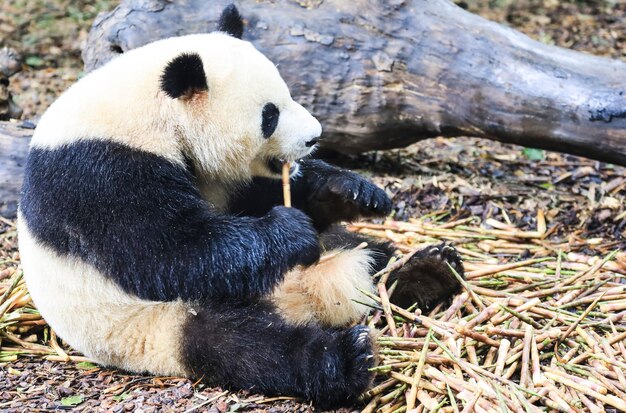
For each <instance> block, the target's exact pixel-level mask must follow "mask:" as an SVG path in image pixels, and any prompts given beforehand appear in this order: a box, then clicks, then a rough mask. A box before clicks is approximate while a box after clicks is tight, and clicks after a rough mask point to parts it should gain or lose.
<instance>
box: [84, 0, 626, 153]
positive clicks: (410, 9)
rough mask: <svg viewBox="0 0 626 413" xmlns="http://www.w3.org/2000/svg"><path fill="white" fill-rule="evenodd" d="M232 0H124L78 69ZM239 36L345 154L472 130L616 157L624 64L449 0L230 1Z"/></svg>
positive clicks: (201, 28) (624, 147) (196, 25)
mask: <svg viewBox="0 0 626 413" xmlns="http://www.w3.org/2000/svg"><path fill="white" fill-rule="evenodd" d="M230 2H231V0H214V1H211V2H206V1H205V0H184V1H183V0H174V1H171V0H170V1H166V0H123V1H122V3H121V4H120V5H119V6H118V7H117V8H116V9H115V10H113V11H112V12H110V13H106V14H103V15H100V16H99V18H98V19H97V21H96V22H95V23H94V26H93V28H92V30H91V32H90V35H89V39H88V41H87V46H86V48H85V50H84V51H83V58H84V60H85V66H86V69H87V70H93V69H94V68H96V67H98V66H100V65H102V64H103V63H105V62H106V61H108V60H109V59H111V58H113V57H114V56H115V55H116V54H117V53H122V52H124V51H126V50H129V49H132V48H135V47H138V46H141V45H143V44H145V43H148V42H150V41H153V40H156V39H160V38H164V37H169V36H174V35H182V34H187V33H195V32H208V31H212V30H214V29H215V27H216V21H217V18H218V16H219V14H220V12H221V10H222V8H223V7H224V6H225V5H226V4H228V3H230ZM238 7H239V9H240V12H241V13H242V15H243V16H244V18H245V20H246V27H245V31H244V39H246V40H249V41H251V42H252V43H254V45H255V46H256V47H257V48H258V49H259V50H261V51H262V52H263V53H265V54H266V55H267V56H268V57H269V58H270V59H271V60H272V61H274V62H275V63H277V64H278V67H279V70H280V72H281V74H282V75H283V77H284V78H285V80H286V82H287V84H288V85H289V87H290V88H291V91H292V94H293V96H294V97H295V99H296V100H298V101H300V102H301V103H302V104H304V106H305V107H307V108H308V109H309V110H310V111H311V112H312V113H313V114H314V115H315V116H316V117H317V118H318V119H319V120H320V121H321V123H322V125H323V127H324V134H323V137H324V141H323V143H324V146H326V147H330V148H333V149H335V150H338V151H340V152H344V153H357V152H362V151H367V150H372V149H389V148H396V147H402V146H406V145H408V144H410V143H412V142H415V141H418V140H421V139H424V138H428V137H433V136H478V137H485V138H489V139H494V140H498V141H503V142H512V143H516V144H520V145H524V146H530V147H536V148H544V149H551V150H556V151H562V152H569V153H572V154H577V155H582V156H586V157H590V158H594V159H599V160H602V161H607V162H612V163H616V164H620V165H626V63H625V62H622V61H617V60H610V59H606V58H601V57H595V56H590V55H587V54H583V53H579V52H574V51H570V50H566V49H562V48H559V47H555V46H548V45H545V44H542V43H539V42H536V41H533V40H531V39H530V38H528V37H526V36H524V35H522V34H520V33H519V32H516V31H515V30H512V29H509V28H506V27H504V26H501V25H499V24H496V23H493V22H490V21H487V20H485V19H483V18H481V17H479V16H476V15H474V14H471V13H468V12H466V11H465V10H463V9H461V8H459V7H457V6H455V5H454V4H453V3H451V2H449V1H448V0H387V1H382V0H378V1H377V0H352V1H344V0H272V1H243V0H242V1H239V2H238Z"/></svg>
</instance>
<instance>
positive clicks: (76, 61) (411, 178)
mask: <svg viewBox="0 0 626 413" xmlns="http://www.w3.org/2000/svg"><path fill="white" fill-rule="evenodd" d="M115 3H116V2H115V1H108V0H97V1H86V0H80V1H69V0H55V1H45V0H36V1H32V0H17V1H12V2H2V3H1V4H0V46H3V45H8V46H11V47H13V48H15V49H16V50H18V51H19V52H20V53H22V54H23V56H24V59H25V64H24V67H23V71H22V72H20V73H18V74H16V75H15V76H13V77H12V78H11V85H10V88H11V91H12V93H13V95H14V97H15V100H16V102H17V103H18V104H19V105H20V106H22V108H23V109H24V115H23V118H24V119H31V120H33V121H35V122H36V120H37V118H38V117H39V116H41V114H42V113H43V111H44V110H45V109H46V107H47V106H48V105H49V104H50V103H51V102H52V101H53V100H54V99H55V97H56V96H58V95H59V93H60V92H61V91H62V90H64V89H65V88H67V87H68V86H69V85H71V84H72V83H73V82H74V81H75V80H76V79H78V78H79V77H80V76H81V74H82V62H81V60H80V48H81V45H82V42H83V41H84V39H85V38H86V35H87V32H88V30H89V27H90V24H91V22H92V21H93V19H94V18H95V16H96V14H97V13H98V12H99V11H101V10H108V9H110V8H112V7H114V6H115ZM457 3H458V4H460V5H462V6H464V7H466V8H468V9H469V10H470V11H472V12H475V13H478V14H481V15H483V16H485V17H487V18H490V19H492V20H496V21H499V22H502V23H504V24H507V25H509V26H512V27H514V28H516V29H518V30H520V31H522V32H524V33H526V34H528V35H529V36H531V37H533V38H535V39H537V40H540V41H542V42H546V43H551V44H556V45H559V46H563V47H568V48H572V49H575V50H579V51H584V52H589V53H593V54H598V55H603V56H609V57H613V58H617V59H626V3H624V2H620V1H615V0H588V1H575V0H572V1H558V0H518V1H514V0H476V1H457ZM334 161H336V162H339V163H341V164H343V165H346V166H350V167H351V168H354V169H356V170H358V171H359V172H360V173H363V174H364V175H368V176H370V177H372V179H374V180H375V181H376V182H377V183H378V184H380V185H381V186H383V187H385V188H386V190H387V191H388V193H389V195H390V196H392V197H393V200H394V204H395V209H394V213H393V214H394V215H393V218H394V219H396V220H409V219H411V218H413V217H418V216H419V217H422V216H424V215H428V214H434V215H437V216H438V219H441V216H442V215H441V212H442V211H445V212H447V214H445V215H444V218H443V219H444V220H445V219H455V220H457V219H459V218H462V217H469V216H473V217H477V218H478V219H480V220H481V222H485V221H487V220H488V219H489V218H497V219H498V220H500V221H503V222H507V223H510V224H512V225H514V226H516V227H518V228H520V229H523V230H532V229H534V228H536V224H537V223H536V217H537V210H538V209H541V210H543V211H545V213H546V221H547V222H548V227H549V232H550V239H551V242H553V243H559V242H562V243H563V245H567V248H571V249H574V250H576V251H577V252H582V253H584V254H587V255H592V256H593V255H599V254H600V252H599V251H596V250H595V249H594V243H593V242H586V243H584V244H581V246H580V248H578V247H577V243H576V239H586V240H587V241H589V239H594V238H598V239H604V240H607V239H608V240H610V242H609V243H610V246H611V247H612V248H615V249H621V250H624V249H626V212H625V205H626V202H625V199H626V173H625V172H626V170H625V169H624V168H621V167H616V166H613V165H610V164H605V163H601V162H596V161H590V160H587V159H584V158H580V157H575V156H570V155H563V154H558V153H554V152H547V151H542V150H535V149H524V148H521V147H518V146H514V145H505V144H500V143H496V142H492V141H487V140H482V139H474V138H471V139H470V138H456V139H443V138H437V139H431V140H427V141H423V142H420V143H417V144H415V145H412V146H411V147H409V148H405V149H401V150H393V151H386V152H372V153H367V154H364V155H360V156H355V157H340V158H336V159H334ZM602 245H603V248H605V249H606V248H607V243H606V242H603V243H602ZM522 255H523V254H522ZM520 258H523V256H520ZM18 265H19V255H18V253H17V246H16V234H15V228H14V223H13V222H11V221H3V220H2V221H0V286H2V285H3V283H6V282H8V280H9V279H10V277H11V276H12V275H13V274H14V273H15V271H16V270H17V268H18ZM0 328H1V326H0ZM42 331H45V330H43V329H42V328H39V329H38V330H35V329H33V334H34V335H31V336H29V334H31V332H30V331H29V330H26V331H25V332H24V335H23V336H22V337H23V338H24V337H26V339H28V340H31V341H35V342H40V341H41V339H42ZM3 340H4V339H3ZM68 352H69V354H70V355H77V356H78V355H79V354H78V353H73V352H72V351H71V350H68ZM3 357H7V355H6V354H3V353H1V352H0V360H3ZM7 360H8V359H7ZM54 409H59V410H74V411H112V412H122V411H137V412H153V411H154V412H157V411H158V412H181V411H208V412H211V413H217V412H221V413H224V412H235V411H263V412H287V411H289V412H294V411H312V408H311V407H310V406H308V405H306V404H300V403H297V402H295V401H293V400H275V399H268V398H264V397H262V396H258V395H251V394H247V393H244V392H238V393H223V391H222V390H221V389H216V388H207V387H206V386H204V385H203V384H201V383H194V382H192V381H190V380H187V379H180V378H163V377H151V376H140V375H133V374H127V373H124V372H121V371H119V370H112V369H106V368H100V367H97V366H94V365H91V364H90V363H84V362H83V363H76V362H53V361H47V360H43V359H42V358H41V357H39V356H20V357H19V358H17V360H16V361H10V362H5V363H1V362H0V411H7V412H36V411H50V410H54ZM190 409H191V410H190ZM347 411H349V410H347V409H344V410H342V412H347Z"/></svg>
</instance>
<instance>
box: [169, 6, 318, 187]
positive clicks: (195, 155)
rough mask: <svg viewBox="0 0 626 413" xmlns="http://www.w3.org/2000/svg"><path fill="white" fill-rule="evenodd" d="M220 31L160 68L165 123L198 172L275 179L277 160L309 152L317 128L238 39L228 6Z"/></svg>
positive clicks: (269, 67)
mask: <svg viewBox="0 0 626 413" xmlns="http://www.w3.org/2000/svg"><path fill="white" fill-rule="evenodd" d="M219 30H220V31H219V32H217V33H211V34H208V35H200V36H201V38H200V40H199V39H198V38H197V37H196V38H191V37H190V38H189V42H188V46H189V48H188V50H182V51H179V52H178V53H176V55H175V56H171V57H170V59H169V61H167V62H166V64H165V66H164V67H163V69H162V73H161V76H160V93H161V94H162V96H163V99H164V100H165V101H166V106H168V109H167V110H168V111H169V110H171V114H170V116H169V117H168V118H169V121H170V122H173V123H174V124H175V129H176V134H177V136H178V137H179V139H180V141H181V145H182V146H183V149H184V150H185V151H186V156H187V157H188V158H190V159H191V160H192V162H193V163H194V167H195V168H196V169H197V170H198V172H200V173H202V174H205V175H207V174H208V175H213V174H217V175H219V176H220V177H224V176H225V175H226V178H229V177H230V178H233V179H240V178H242V177H245V176H246V175H248V176H251V175H261V176H269V175H271V176H274V175H276V174H280V167H281V164H282V162H284V161H295V160H297V159H299V158H302V157H304V156H307V155H308V154H310V153H311V151H312V150H313V149H314V147H315V144H316V143H317V141H318V139H319V137H320V134H321V132H322V128H321V125H320V123H319V122H318V121H317V120H316V119H315V118H314V117H313V116H312V115H311V114H310V113H309V112H308V111H307V110H306V109H305V108H304V107H302V106H301V105H300V104H298V103H297V102H295V101H294V100H293V99H292V98H291V95H290V93H289V89H288V88H287V85H286V84H285V82H284V81H283V79H282V78H281V76H280V74H279V73H278V70H277V69H276V66H275V65H274V64H273V63H272V62H271V61H269V60H268V59H267V58H266V57H265V56H264V55H263V54H261V53H260V52H259V51H258V50H256V49H255V48H254V47H253V46H252V44H250V43H248V42H245V41H242V40H240V37H241V34H242V31H243V22H242V19H241V16H240V15H239V13H238V11H237V9H236V8H235V7H234V6H233V5H231V6H228V7H227V8H226V9H225V10H224V11H223V12H222V16H221V18H220V27H219ZM226 171H230V172H228V173H225V172H226Z"/></svg>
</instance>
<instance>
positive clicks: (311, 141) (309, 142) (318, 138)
mask: <svg viewBox="0 0 626 413" xmlns="http://www.w3.org/2000/svg"><path fill="white" fill-rule="evenodd" d="M319 141H320V137H319V136H318V137H317V138H313V139H311V140H310V141H306V142H304V146H306V147H307V148H310V147H311V146H313V145H315V144H316V143H318V142H319Z"/></svg>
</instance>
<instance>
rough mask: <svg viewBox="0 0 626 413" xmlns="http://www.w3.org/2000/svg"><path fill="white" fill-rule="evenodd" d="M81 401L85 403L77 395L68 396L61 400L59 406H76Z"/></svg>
mask: <svg viewBox="0 0 626 413" xmlns="http://www.w3.org/2000/svg"><path fill="white" fill-rule="evenodd" d="M83 401H85V398H84V397H83V396H81V395H80V394H79V395H76V396H68V397H64V398H62V399H61V405H63V406H78V405H79V404H81V403H82V402H83Z"/></svg>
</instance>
